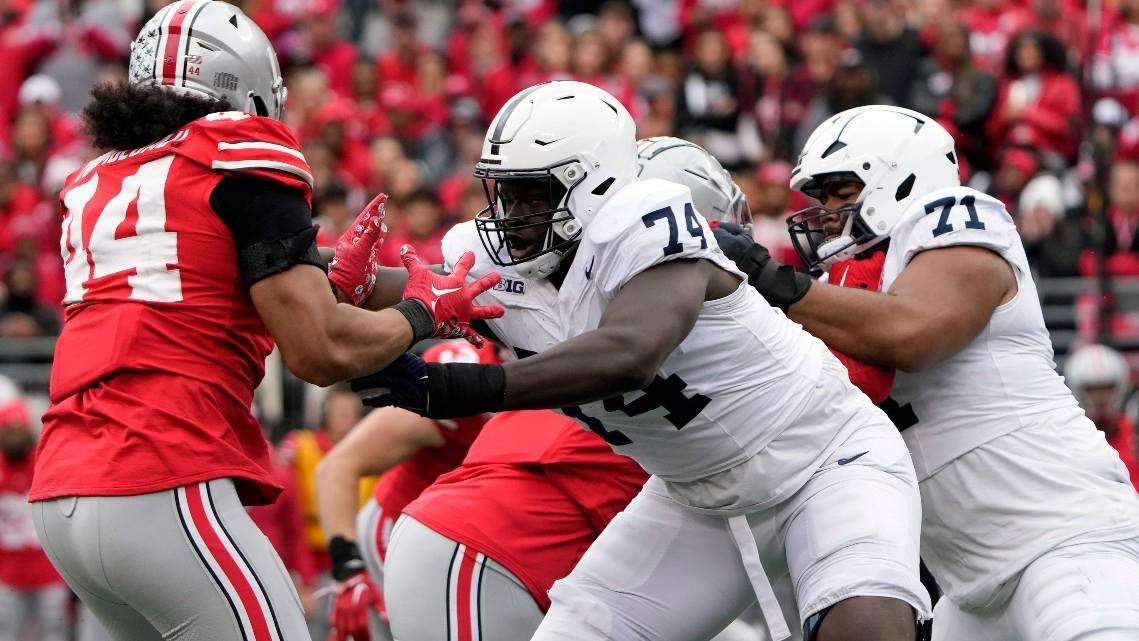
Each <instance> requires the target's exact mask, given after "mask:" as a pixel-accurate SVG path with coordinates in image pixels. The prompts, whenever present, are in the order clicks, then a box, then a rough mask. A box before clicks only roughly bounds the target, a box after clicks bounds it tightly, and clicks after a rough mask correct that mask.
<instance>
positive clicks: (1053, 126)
mask: <svg viewBox="0 0 1139 641" xmlns="http://www.w3.org/2000/svg"><path fill="white" fill-rule="evenodd" d="M1025 81H1026V79H1025V78H1008V79H1005V80H1004V81H1002V82H1001V86H1000V90H999V92H998V94H997V101H996V104H995V105H994V106H993V111H992V114H991V115H990V116H989V120H988V122H987V123H985V135H986V136H987V137H988V139H989V142H990V144H991V146H992V148H993V149H999V148H1000V147H1002V146H1004V145H1015V146H1019V147H1034V148H1036V149H1040V150H1044V151H1052V152H1055V153H1057V154H1059V155H1061V156H1063V157H1064V158H1068V159H1074V158H1075V157H1076V148H1077V146H1078V145H1079V142H1080V135H1079V131H1080V130H1079V127H1078V125H1079V118H1080V87H1079V85H1078V84H1077V83H1076V79H1075V78H1073V77H1072V76H1071V75H1069V74H1066V73H1063V72H1060V71H1051V70H1048V71H1042V72H1041V73H1039V74H1038V75H1037V78H1036V80H1034V81H1031V83H1030V84H1031V85H1032V87H1033V88H1032V89H1031V90H1030V91H1031V92H1032V93H1035V98H1029V99H1028V100H1027V104H1025V105H1024V106H1023V108H1021V110H1020V112H1019V113H1016V114H1010V113H1009V111H1008V109H1009V106H1010V104H1014V103H1016V102H1018V101H1020V100H1022V99H1021V98H1018V97H1016V96H1015V95H1014V94H1016V93H1023V92H1025V91H1029V90H1028V89H1026V87H1027V86H1028V85H1027V84H1025Z"/></svg>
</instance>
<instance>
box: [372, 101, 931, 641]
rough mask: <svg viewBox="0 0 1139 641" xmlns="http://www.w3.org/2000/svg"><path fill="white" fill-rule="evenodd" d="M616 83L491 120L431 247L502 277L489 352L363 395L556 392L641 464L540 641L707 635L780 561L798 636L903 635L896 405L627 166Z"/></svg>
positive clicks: (897, 638) (908, 602) (919, 591)
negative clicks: (469, 203)
mask: <svg viewBox="0 0 1139 641" xmlns="http://www.w3.org/2000/svg"><path fill="white" fill-rule="evenodd" d="M634 129H635V126H634V124H633V121H632V118H631V117H630V116H629V114H628V112H627V111H626V110H625V108H624V107H623V106H622V105H621V104H620V103H619V102H618V101H617V100H616V99H615V98H613V97H612V96H611V95H609V94H608V93H606V92H604V91H602V90H600V89H598V88H596V87H593V86H592V85H587V84H584V83H578V82H568V81H556V82H551V83H545V84H541V85H536V86H534V87H530V88H528V89H525V90H523V91H522V92H520V93H519V94H517V95H516V96H514V97H513V98H512V99H511V100H510V101H509V102H507V104H506V105H505V106H504V107H503V108H502V110H501V111H500V112H499V113H498V115H497V116H496V117H495V119H494V121H493V122H492V123H491V125H490V130H489V131H488V133H487V136H486V140H485V143H484V146H483V154H482V158H481V160H480V161H479V163H478V164H477V165H476V175H477V176H479V177H481V178H483V179H484V184H485V185H486V186H487V195H488V200H489V203H490V204H489V206H488V207H487V209H486V210H485V211H484V212H483V213H482V214H480V215H479V217H478V218H476V220H475V221H471V222H468V223H463V224H460V225H457V226H456V227H455V228H453V229H452V230H451V231H450V232H449V233H448V235H447V236H446V238H445V239H444V242H443V251H444V257H445V260H446V261H447V262H448V263H453V262H454V261H456V260H457V259H458V256H459V254H460V253H461V252H462V251H463V250H464V249H471V250H475V251H476V255H477V258H476V264H475V266H474V268H473V269H472V271H471V273H472V274H476V275H481V274H483V273H486V272H488V271H490V270H494V271H498V272H499V273H500V274H501V276H502V281H501V283H502V284H501V286H499V287H497V288H496V289H494V290H492V291H490V292H488V295H487V296H485V297H484V299H485V300H495V301H501V302H502V303H503V304H504V305H506V307H507V317H506V318H505V319H503V320H502V322H497V321H495V322H492V323H490V328H491V329H492V330H493V331H494V333H495V334H497V335H498V336H499V338H501V339H502V340H503V341H504V342H505V343H507V344H509V345H511V346H512V347H513V348H514V349H515V351H516V352H518V354H519V355H520V356H524V358H520V359H519V360H517V361H512V362H510V363H507V364H505V365H502V366H482V365H474V364H462V363H452V364H446V365H442V364H435V363H432V364H424V363H423V362H422V361H418V360H417V359H415V358H414V357H411V356H405V357H404V358H403V359H402V360H401V361H400V362H399V363H398V364H396V365H393V366H392V367H389V368H388V369H387V370H385V371H384V372H381V373H379V374H376V375H373V376H371V377H366V378H364V379H360V380H357V381H356V382H355V385H354V386H355V387H356V389H358V390H361V391H366V398H365V402H366V403H368V404H370V405H393V404H394V405H399V406H401V407H404V408H406V409H411V410H413V411H416V412H419V413H421V414H424V415H426V416H430V417H435V418H444V417H452V416H464V415H470V414H474V413H478V412H486V411H496V410H499V409H511V408H541V407H555V408H562V411H563V412H565V413H566V414H567V415H569V416H571V417H573V418H575V419H577V420H578V421H579V422H581V423H582V424H583V425H584V426H587V427H588V428H589V429H592V430H593V431H595V432H596V433H598V434H599V435H601V436H602V437H603V438H605V439H606V441H608V442H609V443H610V445H611V446H612V447H613V448H614V450H616V451H618V452H620V453H623V454H626V455H628V456H630V457H632V458H633V459H635V460H636V461H637V462H638V463H639V464H641V466H642V467H644V468H645V469H646V470H648V471H649V472H650V473H652V474H653V475H654V476H653V477H652V478H651V479H650V480H649V482H648V483H647V484H646V486H645V489H644V490H643V491H642V492H641V494H640V495H638V496H637V498H635V499H634V500H633V502H632V503H631V504H630V505H629V507H628V508H627V509H626V510H625V511H624V512H623V513H622V514H621V515H619V516H618V517H617V518H616V519H615V520H614V521H613V522H612V523H610V525H609V527H608V528H606V530H605V531H604V532H603V533H602V535H601V536H600V537H599V538H598V539H597V541H596V542H595V543H594V545H593V546H592V547H591V548H590V549H589V550H588V551H587V552H586V554H585V556H584V557H583V558H582V560H581V562H580V563H579V564H578V565H577V567H576V568H575V569H574V571H573V572H572V573H571V574H570V576H568V577H567V578H565V579H563V580H562V581H559V582H558V583H556V584H555V585H554V587H553V589H552V590H551V592H550V597H551V601H552V606H551V608H550V610H549V612H548V613H547V616H546V618H545V619H544V620H543V622H542V625H541V626H540V627H539V629H538V631H537V632H536V634H535V637H534V638H535V639H540V640H555V639H599V640H600V639H645V638H651V639H661V640H666V641H668V640H676V641H696V640H699V639H707V638H709V637H711V636H712V635H713V634H714V633H715V632H716V631H717V630H719V629H720V628H722V627H723V626H725V625H726V624H728V623H729V622H730V621H731V620H732V619H734V618H735V617H736V616H737V615H738V614H739V613H740V612H741V611H742V610H743V609H744V608H746V607H747V606H748V605H749V604H750V603H752V602H754V601H755V600H756V598H757V597H758V599H759V603H760V607H761V609H762V611H763V613H764V616H765V619H766V621H767V624H768V626H769V627H770V629H771V630H772V636H773V637H774V638H776V639H783V638H786V637H787V625H786V623H785V622H784V620H783V617H782V616H781V615H780V614H779V610H778V604H777V603H776V602H775V598H774V596H773V595H772V592H771V586H770V583H769V581H768V576H771V577H778V576H781V575H783V574H785V573H788V572H789V573H790V575H791V579H792V583H793V585H794V587H795V592H796V597H797V601H798V603H799V605H800V610H799V617H800V620H799V621H797V622H795V623H796V624H802V625H803V626H804V627H805V628H806V630H805V634H804V637H805V638H807V639H809V640H811V641H855V640H858V641H862V640H865V641H871V640H873V641H887V640H890V641H910V640H911V639H914V638H916V637H917V635H918V628H919V626H918V625H917V623H919V622H925V621H926V620H927V619H928V617H929V611H928V608H929V599H928V595H927V594H926V593H925V590H924V589H923V588H922V586H921V584H920V582H919V580H918V558H917V552H918V551H917V547H916V536H917V529H918V525H919V521H920V504H919V501H918V497H917V493H916V483H915V480H914V476H913V471H912V464H911V463H910V462H909V459H908V457H907V456H906V453H905V447H904V444H903V443H902V441H901V439H900V438H899V437H898V435H897V432H896V430H894V428H893V426H892V425H890V424H889V420H888V419H887V418H886V417H885V415H883V414H882V413H881V412H880V411H879V410H877V409H876V408H875V407H874V406H873V405H872V404H871V403H870V402H869V400H868V399H867V398H866V397H865V396H863V395H862V394H860V393H859V392H858V391H857V390H856V389H855V388H854V387H853V386H852V385H851V384H850V382H849V381H848V380H847V379H846V372H845V370H844V369H843V368H842V367H841V365H840V364H839V363H838V361H837V360H836V359H835V358H834V357H833V356H831V354H830V353H829V352H828V351H827V349H826V347H825V346H824V345H823V344H822V342H821V341H818V340H817V339H815V338H813V337H811V336H810V335H808V334H807V333H806V332H804V331H802V329H801V328H799V327H798V326H796V325H795V324H794V323H792V322H790V321H788V320H787V319H786V318H785V317H784V315H783V314H782V313H780V312H779V311H778V310H775V309H773V308H772V307H771V306H770V305H768V304H767V303H766V302H765V301H764V300H763V299H762V298H761V297H760V296H759V295H758V294H756V292H755V291H754V290H753V289H752V288H751V287H748V286H746V283H744V282H743V275H742V274H741V273H740V272H738V271H737V270H736V269H735V267H734V266H732V265H731V262H730V261H728V260H727V259H726V258H725V257H724V255H723V254H722V253H721V252H720V251H719V250H718V249H717V247H716V245H715V242H714V240H713V239H712V234H711V230H710V229H709V228H708V224H707V222H706V221H705V219H704V218H703V217H702V216H700V215H699V214H698V213H697V212H696V210H695V208H694V207H693V205H692V202H691V194H690V191H689V189H688V188H687V187H684V186H682V185H678V184H676V183H671V182H666V181H664V180H660V179H644V180H639V179H638V178H637V175H636V174H637V165H636V140H635V134H634Z"/></svg>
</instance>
